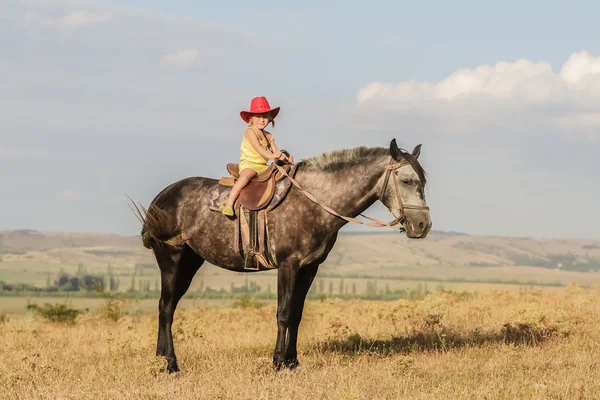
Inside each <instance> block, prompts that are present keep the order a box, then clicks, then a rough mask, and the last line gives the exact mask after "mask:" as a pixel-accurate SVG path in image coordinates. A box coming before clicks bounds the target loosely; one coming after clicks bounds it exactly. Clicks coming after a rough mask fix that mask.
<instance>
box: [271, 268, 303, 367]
mask: <svg viewBox="0 0 600 400" xmlns="http://www.w3.org/2000/svg"><path fill="white" fill-rule="evenodd" d="M297 273H298V268H297V266H296V265H291V264H288V263H284V264H282V265H280V266H279V268H278V270H277V340H276V342H275V352H274V353H273V366H274V367H275V369H277V370H278V371H279V370H280V369H281V368H283V367H284V366H285V353H286V348H287V340H286V339H287V330H288V325H289V320H290V312H291V307H292V291H293V290H294V285H295V281H296V275H297Z"/></svg>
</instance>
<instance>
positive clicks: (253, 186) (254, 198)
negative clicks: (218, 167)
mask: <svg viewBox="0 0 600 400" xmlns="http://www.w3.org/2000/svg"><path fill="white" fill-rule="evenodd" d="M282 168H283V169H284V170H285V172H286V173H289V171H290V168H291V166H290V165H289V164H285V165H283V166H282ZM227 171H229V173H230V174H231V176H227V177H223V178H221V179H220V180H219V185H221V186H224V187H233V185H234V184H235V182H236V181H237V179H239V177H240V171H239V164H233V163H230V164H227ZM283 178H285V176H284V175H283V174H282V173H281V172H280V171H279V170H278V169H277V168H275V163H272V164H271V165H269V167H268V168H267V169H266V170H264V171H263V172H261V173H260V174H258V175H257V176H255V177H254V178H253V179H252V180H251V181H250V183H248V185H246V187H244V188H243V189H242V191H241V192H240V196H239V198H238V199H239V202H240V204H241V205H242V206H243V207H244V208H246V209H248V210H253V211H256V210H261V209H263V208H265V207H266V206H267V204H269V202H270V201H271V199H272V198H273V194H275V184H276V183H277V182H279V181H281V180H282V179H283Z"/></svg>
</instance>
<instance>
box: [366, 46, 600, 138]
mask: <svg viewBox="0 0 600 400" xmlns="http://www.w3.org/2000/svg"><path fill="white" fill-rule="evenodd" d="M356 103H357V106H358V107H360V108H365V109H376V110H379V111H385V112H389V113H402V114H412V115H416V114H418V115H420V116H421V117H425V118H434V119H435V120H436V121H437V122H438V123H439V124H441V125H445V124H446V123H447V124H448V125H449V126H450V127H452V128H454V129H459V130H462V129H466V130H468V125H469V124H473V126H477V128H478V129H480V128H481V125H482V124H486V122H489V123H492V124H498V123H501V124H503V125H504V126H511V124H514V125H515V126H516V125H518V124H520V123H522V122H523V118H525V119H527V121H528V125H529V124H530V123H532V122H533V123H540V124H541V125H544V126H546V127H552V128H555V129H559V130H567V131H572V130H580V131H581V133H582V134H588V135H590V136H594V135H595V134H597V128H599V127H600V111H599V110H600V108H599V107H600V57H593V56H591V55H590V54H589V53H588V52H586V51H581V52H579V53H574V54H572V55H571V56H570V57H569V59H568V60H567V61H566V62H565V64H564V65H563V67H562V70H561V71H560V72H559V73H556V72H555V71H553V69H552V66H551V65H550V64H549V63H547V62H545V61H540V62H531V61H528V60H518V61H516V62H513V63H507V62H499V63H497V64H496V65H494V66H489V65H482V66H479V67H477V68H474V69H471V68H464V69H460V70H458V71H456V72H454V73H453V74H451V75H450V76H448V77H447V78H445V79H442V80H441V81H439V82H416V81H405V82H399V83H396V84H392V83H380V82H376V83H371V84H369V85H367V86H365V87H363V88H362V89H360V91H359V92H358V94H357V96H356ZM542 119H547V120H548V121H550V124H548V123H547V122H543V121H542ZM594 129H596V131H590V130H594Z"/></svg>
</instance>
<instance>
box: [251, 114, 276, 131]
mask: <svg viewBox="0 0 600 400" xmlns="http://www.w3.org/2000/svg"><path fill="white" fill-rule="evenodd" d="M255 115H256V114H250V119H249V120H248V126H252V125H253V122H252V117H254V116H255ZM269 124H271V125H272V126H273V128H275V120H274V119H273V118H271V113H269V122H267V126H269Z"/></svg>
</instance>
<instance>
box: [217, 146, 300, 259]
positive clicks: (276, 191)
mask: <svg viewBox="0 0 600 400" xmlns="http://www.w3.org/2000/svg"><path fill="white" fill-rule="evenodd" d="M282 151H283V150H282ZM280 166H281V167H282V169H283V170H284V171H285V172H286V174H288V175H289V176H291V177H293V176H294V175H295V173H296V169H297V166H298V165H297V164H285V165H280ZM238 167H239V166H238V164H233V163H232V164H227V171H229V173H230V174H231V175H230V176H226V177H223V178H221V179H220V180H219V181H218V183H217V185H215V188H214V189H213V190H212V194H211V196H210V197H209V199H208V202H209V204H208V207H209V209H210V210H212V211H217V212H220V211H221V209H222V206H223V205H224V204H225V202H226V201H227V198H228V197H229V193H230V192H231V188H232V187H233V185H234V183H235V181H236V180H237V179H238V178H239V176H240V173H239V169H238ZM285 178H286V176H285V175H284V174H283V173H281V172H280V171H279V170H278V169H277V168H276V167H275V164H274V163H273V164H271V165H270V166H269V167H268V168H267V169H266V170H265V171H264V172H261V173H260V174H258V175H257V176H256V177H254V179H252V180H251V181H250V182H249V183H248V185H246V187H244V188H243V189H242V190H241V192H240V195H239V197H238V199H237V200H236V202H235V204H234V206H233V208H234V210H235V214H236V215H237V218H236V221H235V233H234V238H233V240H234V247H235V248H236V249H237V252H238V253H239V254H240V256H241V257H242V260H244V269H245V270H250V271H262V270H268V269H275V268H277V259H276V255H275V246H274V245H275V243H274V238H273V237H271V236H270V235H269V232H268V231H269V229H268V213H269V212H270V211H271V210H273V209H274V208H276V207H277V206H278V205H279V204H281V202H282V201H283V199H284V198H285V196H286V195H287V193H288V192H289V190H290V188H291V186H292V183H291V181H290V180H289V179H285Z"/></svg>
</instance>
